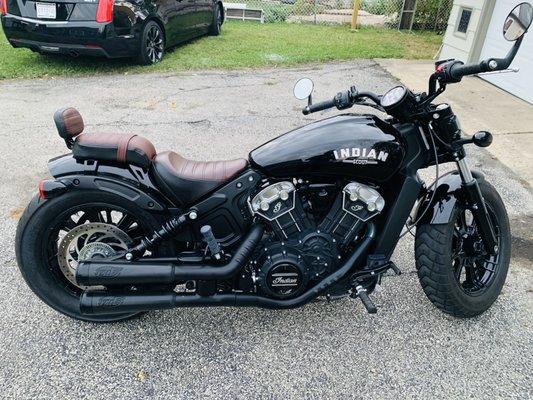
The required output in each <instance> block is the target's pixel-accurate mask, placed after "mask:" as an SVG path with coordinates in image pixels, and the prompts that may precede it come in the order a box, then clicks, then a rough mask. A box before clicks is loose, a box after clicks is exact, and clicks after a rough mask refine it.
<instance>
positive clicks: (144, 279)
mask: <svg viewBox="0 0 533 400" xmlns="http://www.w3.org/2000/svg"><path fill="white" fill-rule="evenodd" d="M262 237H263V227H262V226H261V225H259V224H257V225H253V226H252V228H251V229H250V231H249V232H248V235H246V237H245V238H244V240H243V242H242V243H241V245H240V246H239V248H238V249H237V251H236V252H235V254H234V255H233V257H232V258H231V260H230V261H229V262H227V263H226V264H218V265H213V264H208V265H205V264H204V265H202V264H193V265H177V264H173V263H164V264H162V263H150V262H149V261H146V262H130V261H111V262H110V261H107V262H105V261H104V262H99V261H86V262H81V263H80V264H79V265H78V268H76V282H78V284H80V285H84V286H113V285H123V286H128V285H147V284H172V283H176V282H178V281H184V280H197V279H202V280H224V279H229V278H231V277H232V276H233V275H235V274H236V273H237V272H238V271H239V270H240V269H241V268H242V267H244V265H245V264H246V262H247V261H248V259H249V258H250V256H251V254H252V252H253V250H254V248H255V247H256V246H257V244H258V243H259V241H260V240H261V238H262Z"/></svg>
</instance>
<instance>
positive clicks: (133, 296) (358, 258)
mask: <svg viewBox="0 0 533 400" xmlns="http://www.w3.org/2000/svg"><path fill="white" fill-rule="evenodd" d="M374 236H375V228H374V225H373V224H372V223H369V224H368V226H367V232H366V235H365V238H364V239H363V241H362V242H361V243H360V245H359V246H358V247H357V249H356V250H355V251H354V252H353V253H352V254H351V255H350V257H349V258H348V259H347V260H346V261H345V262H344V263H343V265H342V266H341V267H340V268H339V269H338V270H337V271H335V272H333V273H332V274H331V275H329V276H328V277H326V278H324V279H323V280H322V281H321V282H319V283H318V284H316V285H315V286H313V287H312V288H310V289H309V290H307V291H306V292H305V293H303V294H301V295H300V296H298V297H295V298H292V299H284V300H277V299H271V298H267V297H261V296H257V295H250V294H242V293H231V294H214V295H211V296H200V295H197V294H184V293H175V292H171V291H170V292H164V293H132V292H129V293H114V292H106V291H86V292H84V293H83V294H82V296H81V299H80V310H81V312H82V313H83V314H85V315H94V314H122V313H135V312H142V311H150V310H161V309H169V308H175V307H206V306H239V307H262V308H271V309H287V308H296V307H299V306H302V305H304V304H305V303H308V302H309V301H311V300H313V299H314V298H316V297H317V296H318V295H320V294H321V293H323V292H324V291H325V290H326V289H327V288H329V287H330V286H332V285H334V284H335V283H337V282H339V281H340V280H341V279H343V278H345V277H346V275H347V274H348V273H349V272H350V271H351V270H353V268H354V267H356V266H360V265H361V264H362V263H363V262H365V260H366V257H367V255H368V252H369V248H370V245H371V244H372V242H373V241H374ZM203 278H204V279H205V277H203ZM211 279H215V278H211Z"/></svg>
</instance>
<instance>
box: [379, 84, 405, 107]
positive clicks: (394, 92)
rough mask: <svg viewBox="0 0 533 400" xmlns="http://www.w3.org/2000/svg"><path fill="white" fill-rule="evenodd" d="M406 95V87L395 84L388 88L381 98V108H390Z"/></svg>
mask: <svg viewBox="0 0 533 400" xmlns="http://www.w3.org/2000/svg"><path fill="white" fill-rule="evenodd" d="M406 96H407V89H406V88H405V86H396V87H393V88H392V89H391V90H389V91H388V92H387V93H385V94H384V95H383V97H382V98H381V106H382V107H383V108H390V107H393V106H395V105H396V104H398V103H400V102H401V101H402V100H403V99H404V98H405V97H406Z"/></svg>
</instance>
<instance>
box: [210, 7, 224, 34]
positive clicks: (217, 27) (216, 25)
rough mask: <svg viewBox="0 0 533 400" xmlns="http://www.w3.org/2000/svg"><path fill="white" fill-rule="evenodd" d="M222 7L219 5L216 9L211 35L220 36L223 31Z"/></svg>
mask: <svg viewBox="0 0 533 400" xmlns="http://www.w3.org/2000/svg"><path fill="white" fill-rule="evenodd" d="M220 7H221V5H220V4H217V5H216V7H215V12H214V13H213V22H212V23H211V28H210V29H209V33H210V34H211V35H213V36H218V35H220V32H221V31H222V22H223V21H222V10H221V8H220Z"/></svg>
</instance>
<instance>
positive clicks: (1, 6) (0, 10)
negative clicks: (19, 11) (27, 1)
mask: <svg viewBox="0 0 533 400" xmlns="http://www.w3.org/2000/svg"><path fill="white" fill-rule="evenodd" d="M0 14H1V15H6V14H7V0H0Z"/></svg>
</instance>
